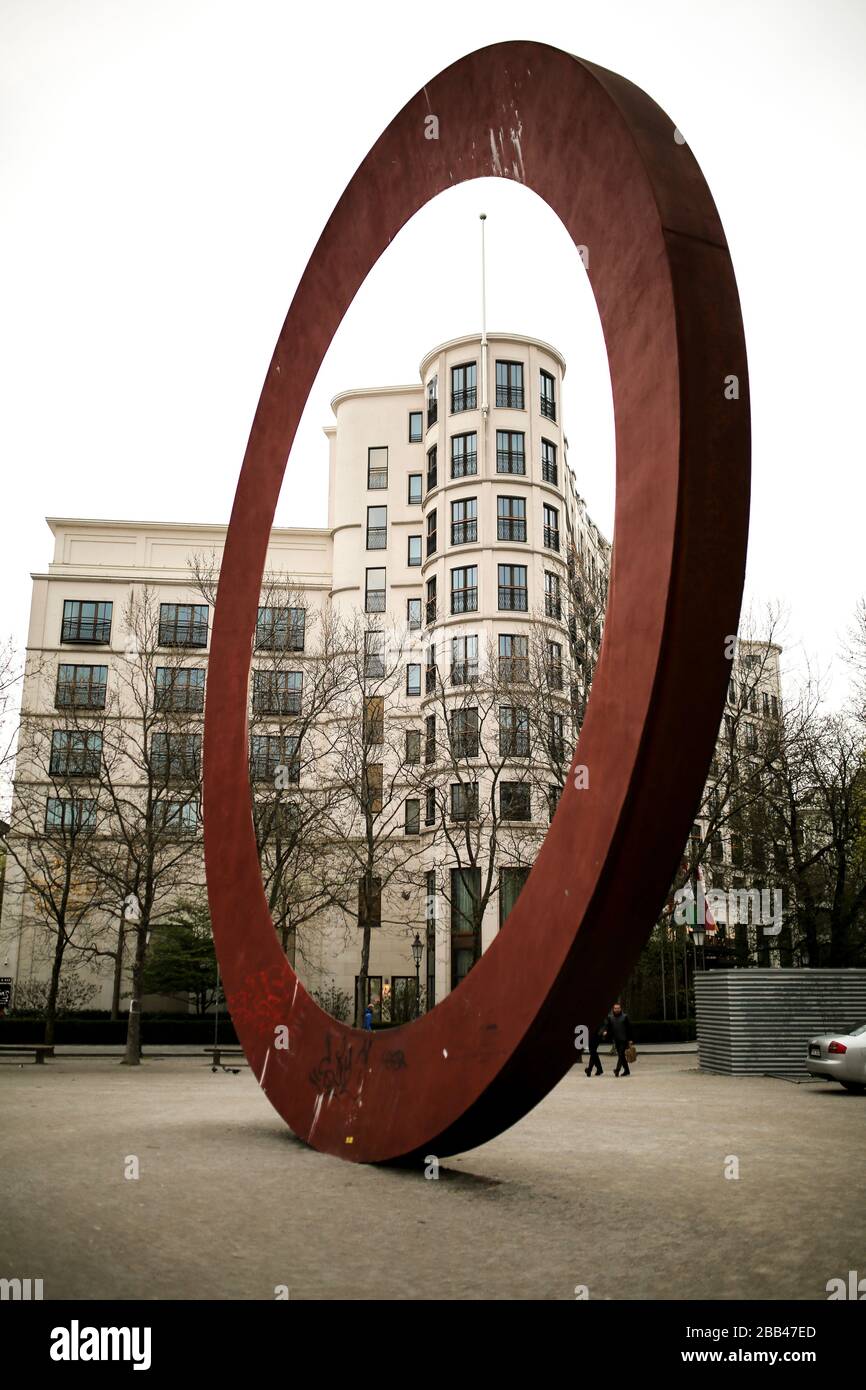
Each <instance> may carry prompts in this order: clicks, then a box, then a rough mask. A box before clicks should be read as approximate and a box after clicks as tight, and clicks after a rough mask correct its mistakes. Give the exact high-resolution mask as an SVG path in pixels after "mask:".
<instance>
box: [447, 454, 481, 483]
mask: <svg viewBox="0 0 866 1390" xmlns="http://www.w3.org/2000/svg"><path fill="white" fill-rule="evenodd" d="M477 472H478V453H477V451H475V450H473V451H472V453H467V454H457V455H455V456H454V457H452V459H451V477H452V478H474V477H475V476H476V474H477Z"/></svg>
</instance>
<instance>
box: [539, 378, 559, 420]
mask: <svg viewBox="0 0 866 1390" xmlns="http://www.w3.org/2000/svg"><path fill="white" fill-rule="evenodd" d="M541 413H542V415H543V416H544V418H545V420H555V419H556V382H555V381H554V379H553V377H552V376H551V374H550V372H545V371H542V373H541Z"/></svg>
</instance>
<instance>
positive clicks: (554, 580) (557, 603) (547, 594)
mask: <svg viewBox="0 0 866 1390" xmlns="http://www.w3.org/2000/svg"><path fill="white" fill-rule="evenodd" d="M544 612H545V616H546V617H548V618H561V617H562V598H561V596H560V586H559V575H558V574H551V572H550V570H545V571H544Z"/></svg>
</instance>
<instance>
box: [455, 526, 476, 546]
mask: <svg viewBox="0 0 866 1390" xmlns="http://www.w3.org/2000/svg"><path fill="white" fill-rule="evenodd" d="M477 540H478V522H477V521H452V523H451V544H452V545H469V544H470V543H472V542H474V541H477Z"/></svg>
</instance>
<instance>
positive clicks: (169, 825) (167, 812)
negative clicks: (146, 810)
mask: <svg viewBox="0 0 866 1390" xmlns="http://www.w3.org/2000/svg"><path fill="white" fill-rule="evenodd" d="M153 809H154V813H155V816H154V818H155V821H156V824H157V826H158V827H159V829H160V830H163V831H165V832H166V833H167V834H169V835H172V834H173V835H194V834H195V833H196V832H197V831H198V830H199V828H200V826H201V814H200V812H199V807H198V802H197V801H157V802H156V804H155V805H154V808H153Z"/></svg>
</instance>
